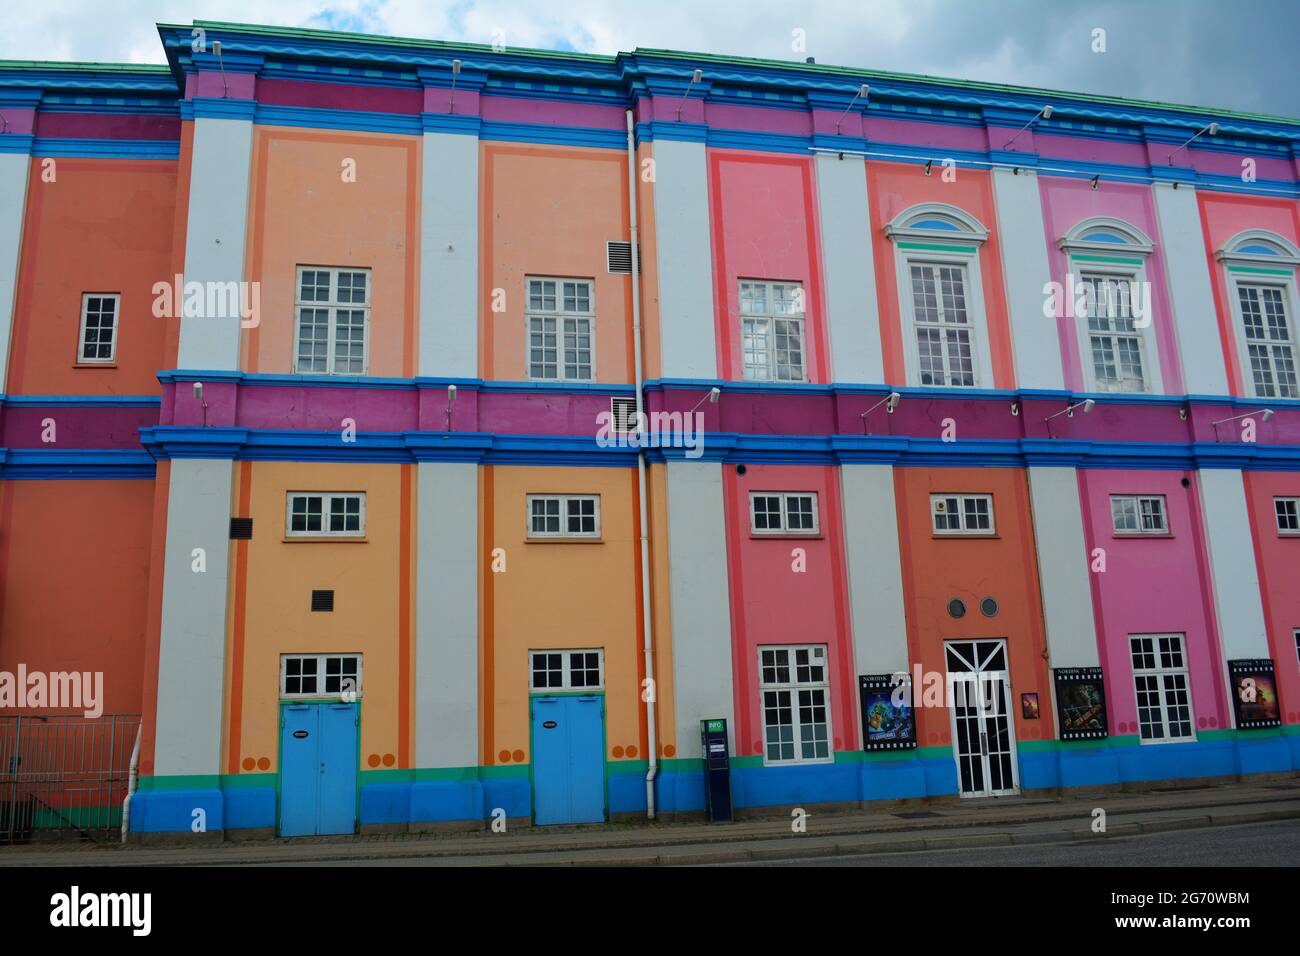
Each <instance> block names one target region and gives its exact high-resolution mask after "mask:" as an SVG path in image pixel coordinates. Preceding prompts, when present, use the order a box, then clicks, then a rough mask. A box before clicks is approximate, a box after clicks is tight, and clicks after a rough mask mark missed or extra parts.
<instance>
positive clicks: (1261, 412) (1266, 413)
mask: <svg viewBox="0 0 1300 956" xmlns="http://www.w3.org/2000/svg"><path fill="white" fill-rule="evenodd" d="M1256 415H1258V416H1259V420H1260V421H1261V422H1266V421H1268V420H1269V419H1270V418H1272V417H1273V409H1271V408H1260V409H1257V410H1255V411H1253V412H1246V413H1245V414H1242V415H1233V416H1232V417H1231V418H1220V419H1219V420H1218V421H1217V422H1210V427H1212V428H1213V429H1214V440H1215V441H1218V440H1219V426H1220V425H1226V424H1227V423H1228V422H1239V421H1241V420H1242V419H1243V418H1253V417H1254V416H1256Z"/></svg>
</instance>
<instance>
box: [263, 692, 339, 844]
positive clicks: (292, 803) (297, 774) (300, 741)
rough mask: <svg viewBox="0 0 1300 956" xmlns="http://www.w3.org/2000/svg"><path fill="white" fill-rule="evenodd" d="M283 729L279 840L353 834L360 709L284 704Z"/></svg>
mask: <svg viewBox="0 0 1300 956" xmlns="http://www.w3.org/2000/svg"><path fill="white" fill-rule="evenodd" d="M280 728H281V729H280V835H281V836H315V835H318V834H327V833H353V832H355V830H356V805H357V728H358V710H357V705H356V704H314V703H313V704H285V705H284V706H283V708H282V709H281V712H280Z"/></svg>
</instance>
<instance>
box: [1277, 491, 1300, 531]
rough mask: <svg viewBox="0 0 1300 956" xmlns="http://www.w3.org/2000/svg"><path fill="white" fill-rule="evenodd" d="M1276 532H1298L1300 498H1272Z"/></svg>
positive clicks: (1299, 529)
mask: <svg viewBox="0 0 1300 956" xmlns="http://www.w3.org/2000/svg"><path fill="white" fill-rule="evenodd" d="M1273 514H1274V515H1275V516H1276V517H1277V533H1278V534H1300V498H1274V499H1273Z"/></svg>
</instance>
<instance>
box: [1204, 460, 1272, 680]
mask: <svg viewBox="0 0 1300 956" xmlns="http://www.w3.org/2000/svg"><path fill="white" fill-rule="evenodd" d="M1197 475H1198V480H1199V482H1200V486H1201V511H1202V514H1203V516H1204V518H1205V539H1206V548H1207V550H1208V551H1209V553H1210V577H1211V581H1212V584H1213V587H1214V609H1215V612H1216V613H1217V615H1218V619H1219V637H1220V641H1221V642H1222V644H1223V656H1224V657H1225V658H1226V659H1227V660H1239V659H1241V658H1250V657H1270V656H1272V655H1271V654H1270V653H1269V648H1268V630H1267V628H1266V626H1265V623H1264V605H1263V599H1262V597H1261V596H1260V591H1259V571H1258V569H1257V568H1256V566H1255V544H1254V541H1253V539H1252V538H1251V525H1250V515H1249V512H1248V511H1247V508H1246V485H1245V482H1244V481H1242V475H1241V472H1240V471H1238V470H1236V469H1219V468H1207V469H1203V470H1201V471H1199V472H1197Z"/></svg>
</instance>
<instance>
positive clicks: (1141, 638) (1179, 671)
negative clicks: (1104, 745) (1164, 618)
mask: <svg viewBox="0 0 1300 956" xmlns="http://www.w3.org/2000/svg"><path fill="white" fill-rule="evenodd" d="M1128 640H1129V650H1130V652H1131V653H1132V655H1133V684H1134V687H1135V689H1136V691H1137V706H1138V727H1139V729H1140V730H1141V734H1142V740H1143V742H1144V743H1145V742H1159V741H1167V740H1188V739H1190V738H1191V737H1192V697H1191V690H1190V689H1189V686H1188V678H1187V659H1186V657H1185V656H1184V653H1183V635H1181V634H1132V635H1130V636H1129V639H1128Z"/></svg>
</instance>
